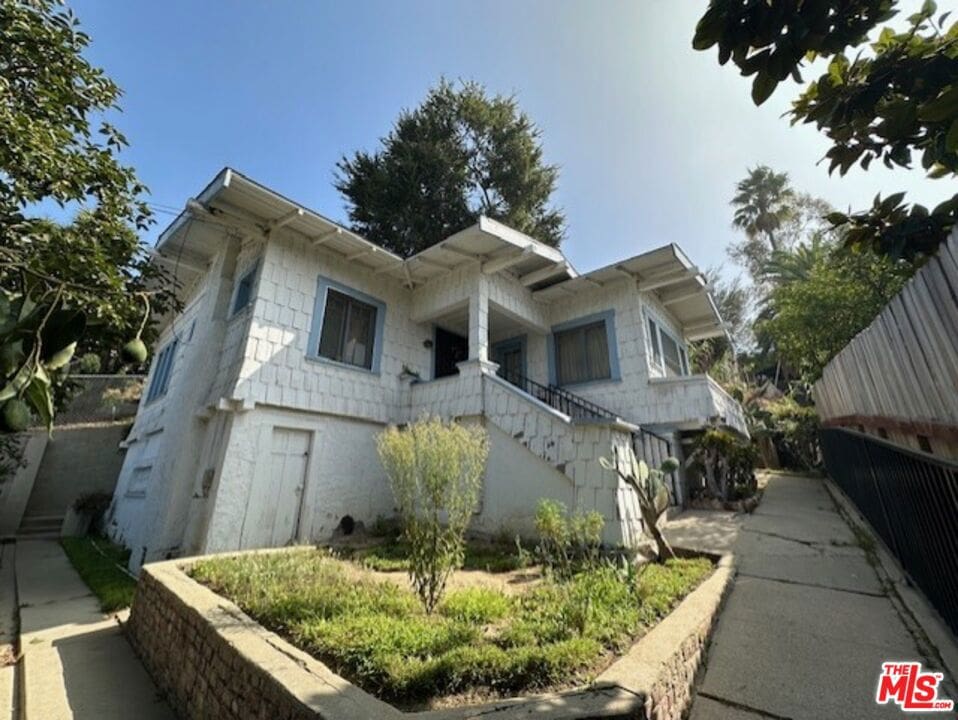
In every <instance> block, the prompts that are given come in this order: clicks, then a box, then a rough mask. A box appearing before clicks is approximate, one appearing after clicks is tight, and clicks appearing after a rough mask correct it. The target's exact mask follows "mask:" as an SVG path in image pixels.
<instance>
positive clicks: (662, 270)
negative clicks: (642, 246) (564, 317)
mask: <svg viewBox="0 0 958 720" xmlns="http://www.w3.org/2000/svg"><path fill="white" fill-rule="evenodd" d="M623 277H630V278H634V279H635V280H636V281H637V282H638V288H639V290H640V291H642V292H649V293H652V294H653V295H655V296H656V298H657V299H658V301H659V302H660V303H662V304H663V305H664V306H665V307H666V308H667V309H668V310H669V312H670V313H671V314H672V315H673V316H674V317H675V319H676V320H678V321H679V323H680V324H681V325H682V328H683V330H684V332H685V334H686V337H687V338H688V339H690V340H701V339H704V338H708V337H715V336H718V335H723V334H725V326H724V324H723V322H722V318H721V316H720V315H719V312H718V308H717V307H716V306H715V301H714V300H713V299H712V295H711V293H709V290H708V283H707V282H706V280H705V277H704V276H703V275H702V273H701V272H699V269H698V268H697V267H695V265H693V264H692V262H691V261H690V260H689V258H688V257H687V256H686V254H685V253H684V252H682V250H681V248H679V246H678V245H675V244H674V243H670V244H668V245H663V246H662V247H658V248H655V249H654V250H649V251H648V252H645V253H642V254H641V255H635V256H634V257H631V258H629V259H628V260H622V261H621V262H617V263H613V264H611V265H606V266H605V267H601V268H599V269H597V270H593V271H592V272H588V273H585V274H583V275H579V276H578V277H575V278H571V279H569V280H566V281H564V282H560V283H556V284H554V285H552V286H550V287H547V288H544V289H541V290H538V291H536V292H535V293H534V297H535V298H537V299H540V300H546V301H556V300H562V299H563V298H567V297H570V296H573V295H577V294H579V293H582V292H591V291H594V290H595V289H596V288H597V287H602V286H603V285H605V284H606V283H609V282H612V281H614V280H617V279H621V278H623Z"/></svg>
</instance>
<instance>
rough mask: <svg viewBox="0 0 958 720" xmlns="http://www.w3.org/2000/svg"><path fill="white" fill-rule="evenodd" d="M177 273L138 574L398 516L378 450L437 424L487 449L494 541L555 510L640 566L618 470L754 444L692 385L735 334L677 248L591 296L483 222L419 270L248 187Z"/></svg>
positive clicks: (704, 387) (431, 254) (186, 230)
mask: <svg viewBox="0 0 958 720" xmlns="http://www.w3.org/2000/svg"><path fill="white" fill-rule="evenodd" d="M155 260H156V261H157V262H160V263H163V264H164V265H166V266H167V267H168V268H169V269H170V270H171V271H173V272H174V273H175V274H176V276H177V277H178V278H179V279H180V281H181V285H182V287H181V290H180V292H181V298H182V300H183V304H184V309H183V311H182V312H181V313H179V314H178V315H177V316H176V317H173V318H168V319H167V320H166V325H165V329H164V330H163V332H162V335H161V337H160V340H159V342H158V344H157V346H156V349H155V353H154V355H153V366H152V368H151V370H150V376H149V378H148V380H147V386H146V390H145V393H144V396H143V400H142V402H141V404H140V408H139V412H138V414H137V417H136V422H135V424H134V426H133V429H132V430H131V432H130V435H129V437H128V438H127V440H126V443H125V444H126V446H127V455H126V460H125V462H124V465H123V469H122V472H121V474H120V478H119V481H118V483H117V488H116V492H115V495H114V501H113V506H112V508H111V510H110V515H109V522H110V528H111V534H112V536H113V537H114V538H115V539H117V540H119V541H121V542H123V543H124V544H126V545H127V546H128V547H130V548H132V550H133V553H132V558H131V567H134V568H136V567H138V566H139V565H140V564H142V563H143V562H145V561H150V560H156V559H160V558H166V557H173V556H178V555H186V554H193V553H204V552H214V551H222V550H229V549H236V548H251V547H263V546H275V545H283V544H286V543H289V542H297V541H300V542H307V541H311V540H320V539H325V538H328V537H329V536H331V535H332V534H333V533H334V531H336V529H337V527H341V528H345V529H349V528H350V527H351V525H352V523H354V522H358V521H361V522H365V523H369V522H371V521H373V520H374V519H375V518H376V517H377V516H388V515H390V514H391V513H392V511H393V502H392V497H391V493H390V490H389V487H388V483H387V480H386V478H385V476H384V473H383V470H382V467H381V466H380V462H379V459H378V456H377V453H376V447H375V439H376V435H377V433H379V432H380V431H381V430H382V428H383V427H384V426H386V425H387V424H391V423H406V422H409V421H410V420H414V419H416V418H418V417H420V416H422V415H423V414H426V413H429V414H438V415H440V416H442V417H445V418H449V417H454V418H461V419H466V420H470V421H477V422H481V423H483V424H484V425H485V427H486V428H487V429H488V432H489V435H490V444H491V452H490V458H489V463H488V466H487V470H486V475H485V480H484V489H483V495H482V503H481V510H480V512H479V513H478V514H477V516H476V518H475V522H474V529H475V530H476V531H477V532H488V533H495V532H498V531H500V530H503V531H507V532H510V533H512V532H524V533H525V532H529V531H530V530H531V521H532V515H533V513H534V510H535V505H536V502H537V500H538V499H539V498H541V497H553V498H556V499H559V500H561V501H563V502H565V503H566V504H567V505H568V506H570V507H580V508H583V509H592V508H595V509H598V510H600V511H601V512H602V513H603V514H604V515H605V517H606V520H607V524H606V537H605V540H606V541H607V542H609V543H621V544H630V543H633V542H634V541H635V540H636V538H637V537H638V536H639V535H640V534H641V521H640V519H639V513H638V508H637V507H636V506H635V503H634V497H633V496H632V494H631V490H629V489H627V488H626V487H625V486H622V485H620V482H619V481H618V479H617V478H616V477H615V476H614V475H613V474H612V473H609V472H606V471H604V470H603V469H602V468H601V466H600V465H599V463H598V462H597V458H598V457H599V456H600V455H603V454H607V453H609V450H610V447H611V446H612V445H613V444H616V445H620V446H624V445H629V444H633V443H635V447H636V448H637V449H638V450H639V452H640V453H642V454H644V455H646V456H648V457H650V459H653V460H658V459H659V458H660V457H662V456H664V455H665V454H666V453H668V452H669V451H670V450H671V451H672V452H673V453H677V452H679V448H680V441H681V439H682V437H683V435H684V434H686V433H688V432H689V431H695V430H696V429H700V428H702V427H703V426H704V425H705V424H707V423H716V422H717V423H720V424H723V425H726V426H728V427H731V428H733V429H736V430H738V431H739V432H742V433H745V432H747V431H746V429H745V422H744V418H743V415H742V411H741V408H740V407H739V405H738V403H736V402H735V401H734V400H733V399H732V398H731V397H729V396H728V395H727V394H726V393H725V392H724V391H723V390H722V389H721V388H720V387H719V386H718V385H717V384H716V383H715V382H714V381H713V380H711V379H710V378H709V377H707V376H705V375H694V374H691V373H690V372H689V361H688V354H687V350H686V344H687V343H688V342H689V341H691V340H696V339H700V338H706V337H711V336H715V335H719V334H722V333H723V332H724V330H723V326H722V321H721V318H720V317H719V315H718V312H717V310H716V308H715V305H714V303H713V301H712V298H711V297H710V295H709V293H708V290H707V287H706V283H705V281H704V279H703V277H702V275H701V274H700V273H699V271H698V270H697V269H696V268H695V267H694V266H693V265H692V263H691V262H690V261H689V260H688V259H687V258H686V256H685V255H684V254H683V253H682V251H681V250H680V249H679V248H678V247H676V246H675V245H665V246H662V247H658V248H656V249H654V250H649V251H647V252H644V253H642V254H640V255H637V256H635V257H632V258H629V259H626V260H623V261H621V262H618V263H615V264H613V265H610V266H608V267H603V268H600V269H598V270H594V271H592V272H589V273H585V274H581V275H580V274H579V273H577V272H576V271H575V270H574V269H573V267H572V265H571V264H570V263H569V261H568V260H567V259H566V258H565V256H563V254H562V253H561V252H560V251H559V250H557V249H555V248H551V247H548V246H546V245H544V244H542V243H539V242H537V241H535V240H534V239H532V238H530V237H528V236H526V235H523V234H522V233H519V232H517V231H515V230H512V229H511V228H509V227H506V226H504V225H502V224H501V223H498V222H495V221H492V220H489V219H486V218H482V219H481V220H480V221H479V222H478V223H477V224H476V225H473V226H472V227H469V228H466V229H465V230H462V231H461V232H458V233H456V234H455V235H452V236H451V237H448V238H446V239H445V240H443V241H442V242H440V243H439V244H437V245H434V246H433V247H431V248H429V249H427V250H424V251H423V252H421V253H419V254H417V255H415V256H413V257H411V258H409V259H407V260H403V259H402V258H400V257H398V256H396V255H393V254H392V253H390V252H388V251H386V250H384V249H383V248H381V247H379V246H377V245H374V244H373V243H370V242H369V241H367V240H365V239H363V238H361V237H359V236H357V235H355V234H354V233H352V232H350V231H349V230H346V229H345V228H342V227H340V226H338V225H336V224H335V223H333V222H330V221H329V220H327V219H325V218H323V217H322V216H320V215H317V214H316V213H314V212H312V211H310V210H308V209H306V208H304V207H302V206H300V205H298V204H297V203H295V202H293V201H291V200H288V199H286V198H285V197H283V196H281V195H279V194H278V193H276V192H273V191H272V190H270V189H268V188H266V187H264V186H262V185H260V184H258V183H256V182H254V181H252V180H250V179H249V178H247V177H245V176H243V175H241V174H240V173H238V172H236V171H234V170H231V169H228V168H227V169H224V170H223V171H222V172H220V173H219V174H218V175H217V176H216V178H215V179H214V180H213V181H212V182H211V183H210V184H209V185H208V186H207V187H206V188H205V189H204V190H203V191H202V192H201V193H200V195H199V196H198V197H197V198H196V199H195V200H190V201H189V202H188V203H187V208H186V210H184V212H183V213H182V214H181V215H180V216H179V217H178V218H177V219H176V220H175V221H174V222H173V223H172V224H171V225H170V226H169V227H168V228H167V229H166V230H165V231H164V232H163V234H162V235H161V237H160V239H159V241H158V243H157V246H156V251H155ZM640 428H641V429H640ZM653 432H654V433H655V434H656V435H657V436H658V437H657V436H656V435H653V434H651V433H653ZM660 438H664V440H661V439H660ZM665 440H667V441H668V442H670V443H671V444H672V448H668V447H666V446H665ZM653 456H654V457H653ZM675 491H676V492H675V495H676V496H677V498H679V499H681V497H682V495H683V488H682V487H681V484H679V486H678V487H676V488H675Z"/></svg>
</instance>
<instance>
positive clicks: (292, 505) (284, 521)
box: [240, 427, 312, 548]
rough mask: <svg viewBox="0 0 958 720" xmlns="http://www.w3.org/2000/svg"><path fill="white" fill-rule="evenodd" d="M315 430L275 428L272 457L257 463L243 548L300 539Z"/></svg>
mask: <svg viewBox="0 0 958 720" xmlns="http://www.w3.org/2000/svg"><path fill="white" fill-rule="evenodd" d="M311 439H312V433H311V432H309V431H306V430H291V429H289V428H280V427H276V428H273V433H272V439H271V442H270V450H269V456H268V457H262V458H260V461H259V462H257V463H256V466H257V468H256V474H255V477H254V478H253V487H252V489H251V492H250V502H249V507H247V510H246V520H245V522H244V523H243V534H242V540H241V543H240V544H241V546H242V547H243V548H256V547H280V546H282V545H286V544H288V543H290V542H292V541H293V540H294V539H295V538H296V531H297V523H298V520H299V511H300V505H301V502H300V500H301V498H302V496H303V490H304V488H305V486H306V469H307V464H308V462H309V446H310V441H311Z"/></svg>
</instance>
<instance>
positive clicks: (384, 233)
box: [336, 80, 565, 257]
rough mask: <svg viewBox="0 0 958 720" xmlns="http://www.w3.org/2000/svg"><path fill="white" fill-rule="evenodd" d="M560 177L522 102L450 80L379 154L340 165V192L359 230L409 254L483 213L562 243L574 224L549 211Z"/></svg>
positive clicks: (406, 115) (404, 119) (401, 121)
mask: <svg viewBox="0 0 958 720" xmlns="http://www.w3.org/2000/svg"><path fill="white" fill-rule="evenodd" d="M557 178H558V168H556V167H555V166H553V165H547V164H546V163H545V162H544V160H543V157H542V148H541V145H540V142H539V130H538V129H537V128H536V126H535V125H534V124H533V122H532V121H531V120H530V119H529V118H528V117H527V116H526V115H525V114H524V113H522V111H521V110H520V109H519V106H518V104H517V102H516V100H515V98H514V97H506V96H501V95H497V96H492V97H490V96H489V95H487V94H486V91H485V89H484V88H483V87H482V86H481V85H479V84H477V83H464V84H462V85H461V86H460V87H454V86H453V85H452V84H451V83H449V82H447V81H445V80H441V81H440V82H439V84H438V85H437V86H436V87H434V88H432V89H431V90H430V91H429V94H428V95H427V96H426V98H425V99H424V100H423V102H422V103H421V104H420V105H419V107H417V108H415V109H413V110H411V111H405V112H402V113H401V114H400V116H399V118H398V120H397V121H396V124H395V126H394V128H393V130H392V131H391V132H390V133H389V134H388V135H387V136H386V137H385V138H383V140H382V145H381V147H380V149H379V150H378V151H377V152H375V153H365V152H357V153H356V154H355V155H353V156H352V157H343V158H342V160H340V162H339V163H338V164H337V178H336V188H337V189H338V190H339V191H340V193H342V195H343V197H344V199H345V200H346V203H347V205H348V209H349V217H350V220H351V222H352V226H353V229H354V230H356V231H357V232H360V233H362V234H363V235H365V236H366V237H368V238H369V239H370V240H372V241H374V242H377V243H379V244H381V245H383V246H384V247H386V248H387V249H389V250H392V251H393V252H396V253H398V254H399V255H402V256H407V257H408V256H410V255H413V254H414V253H416V252H418V251H419V250H422V249H424V248H427V247H429V246H431V245H433V244H435V243H437V242H439V241H440V240H443V239H444V238H446V237H447V236H449V235H451V234H452V233H454V232H457V231H459V230H462V229H463V228H465V227H467V226H469V225H471V224H473V223H475V222H476V220H477V219H478V217H479V216H480V215H485V216H488V217H491V218H493V219H496V220H501V221H502V222H504V223H506V224H508V225H510V226H511V227H514V228H516V229H517V230H520V231H521V232H525V233H527V234H529V235H531V236H532V237H534V238H535V239H536V240H539V241H541V242H544V243H546V244H548V245H553V246H556V245H558V244H559V243H560V242H561V240H562V235H563V227H564V224H565V219H564V217H563V215H562V213H561V212H560V211H558V210H556V209H553V208H550V207H549V199H550V197H551V195H552V192H553V190H554V189H555V186H556V180H557Z"/></svg>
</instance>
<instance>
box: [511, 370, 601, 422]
mask: <svg viewBox="0 0 958 720" xmlns="http://www.w3.org/2000/svg"><path fill="white" fill-rule="evenodd" d="M500 377H501V378H502V379H503V380H505V381H507V382H510V383H512V384H513V385H515V386H516V387H517V388H519V389H520V390H522V391H523V392H524V393H526V394H527V395H531V396H532V397H534V398H535V399H536V400H538V401H540V402H543V403H545V404H546V405H548V406H549V407H551V408H553V409H555V410H558V411H559V412H561V413H563V414H565V415H568V416H569V417H571V418H576V419H587V420H615V419H617V418H618V415H616V414H615V413H614V412H612V411H611V410H606V409H605V408H604V407H602V406H601V405H596V404H595V403H594V402H591V401H589V400H586V399H585V398H584V397H579V396H578V395H576V394H575V393H571V392H569V391H568V390H566V389H565V388H561V387H559V386H557V385H543V384H542V383H538V382H536V381H535V380H531V379H529V378H527V377H526V376H525V375H520V374H519V373H505V374H503V375H500Z"/></svg>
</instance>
